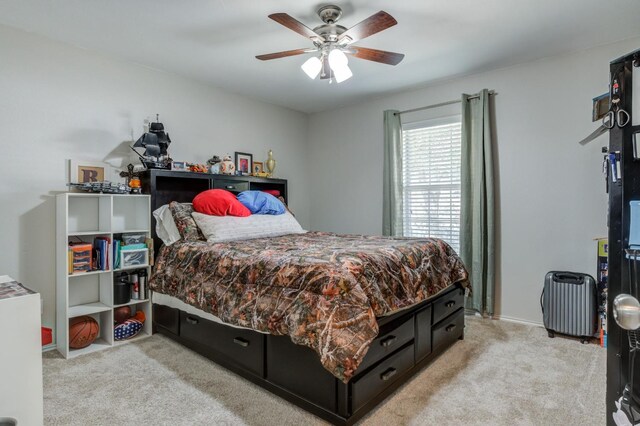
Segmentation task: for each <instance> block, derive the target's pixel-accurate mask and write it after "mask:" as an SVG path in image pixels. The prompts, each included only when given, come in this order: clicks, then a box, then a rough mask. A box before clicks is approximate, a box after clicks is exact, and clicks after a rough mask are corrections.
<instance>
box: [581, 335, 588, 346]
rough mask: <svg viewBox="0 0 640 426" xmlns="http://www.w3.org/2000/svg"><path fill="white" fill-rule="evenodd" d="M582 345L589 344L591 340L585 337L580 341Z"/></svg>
mask: <svg viewBox="0 0 640 426" xmlns="http://www.w3.org/2000/svg"><path fill="white" fill-rule="evenodd" d="M580 343H582V344H583V345H585V344H587V343H589V338H588V337H583V338H582V339H580Z"/></svg>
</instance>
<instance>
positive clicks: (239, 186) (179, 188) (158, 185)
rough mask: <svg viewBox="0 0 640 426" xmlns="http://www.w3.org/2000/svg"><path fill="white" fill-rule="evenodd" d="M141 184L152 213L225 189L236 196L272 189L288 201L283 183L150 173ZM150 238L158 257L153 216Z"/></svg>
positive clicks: (159, 171) (235, 177) (165, 171)
mask: <svg viewBox="0 0 640 426" xmlns="http://www.w3.org/2000/svg"><path fill="white" fill-rule="evenodd" d="M140 180H141V181H142V193H143V194H150V195H151V212H153V211H154V210H156V209H157V208H158V207H161V206H163V205H165V204H169V203H170V202H172V201H178V202H180V203H190V202H191V201H193V198H194V197H195V196H196V195H198V194H199V193H200V192H202V191H206V190H207V189H226V190H227V191H231V192H235V193H238V192H242V191H246V190H265V189H275V190H278V191H280V194H281V195H282V196H283V197H284V199H285V201H286V202H287V203H288V201H289V198H288V195H287V181H286V179H269V178H260V177H254V176H231V175H212V174H208V173H194V172H177V171H171V170H162V169H149V170H147V171H146V172H145V173H144V174H143V175H142V176H141V177H140ZM151 235H152V237H153V242H154V247H155V253H156V254H157V253H158V249H159V248H160V245H161V244H162V241H161V240H160V239H159V238H158V236H157V235H156V221H155V218H154V217H153V215H151Z"/></svg>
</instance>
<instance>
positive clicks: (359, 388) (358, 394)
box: [351, 344, 414, 413]
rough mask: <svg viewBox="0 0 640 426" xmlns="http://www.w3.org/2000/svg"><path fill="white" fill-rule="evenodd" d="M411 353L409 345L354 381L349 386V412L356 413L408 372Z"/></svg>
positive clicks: (411, 348)
mask: <svg viewBox="0 0 640 426" xmlns="http://www.w3.org/2000/svg"><path fill="white" fill-rule="evenodd" d="M413 352H414V348H413V344H410V345H409V346H407V347H406V348H404V349H402V350H400V351H398V352H397V353H396V354H394V355H391V356H390V357H388V358H387V359H386V360H384V361H382V362H380V363H379V364H378V365H377V366H376V367H374V368H373V369H372V370H371V371H369V372H368V373H367V374H365V375H363V376H362V377H359V378H358V379H356V380H355V381H354V382H353V383H352V384H351V410H352V411H351V412H352V413H355V412H356V411H358V409H360V407H362V406H363V405H364V404H365V403H367V402H368V401H370V400H371V398H373V397H374V396H376V395H378V394H379V393H381V392H382V391H384V390H385V389H386V388H387V387H389V386H390V385H391V384H392V383H393V382H395V381H396V380H398V379H399V378H400V377H402V375H403V374H404V373H406V372H407V371H409V370H410V369H411V368H412V367H413V357H414V354H413Z"/></svg>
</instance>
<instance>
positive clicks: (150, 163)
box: [131, 114, 171, 169]
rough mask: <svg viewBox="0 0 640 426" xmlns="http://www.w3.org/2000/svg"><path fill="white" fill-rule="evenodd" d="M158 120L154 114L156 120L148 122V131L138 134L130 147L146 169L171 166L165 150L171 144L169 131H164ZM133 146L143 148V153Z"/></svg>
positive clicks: (157, 116)
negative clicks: (138, 136)
mask: <svg viewBox="0 0 640 426" xmlns="http://www.w3.org/2000/svg"><path fill="white" fill-rule="evenodd" d="M159 120H160V117H159V115H158V114H156V122H155V123H150V124H149V131H148V132H146V133H145V134H143V135H142V136H140V138H138V140H137V141H136V143H135V144H133V147H131V149H132V150H133V152H135V153H136V154H138V157H140V161H141V162H142V164H143V165H144V167H145V168H147V169H169V168H171V158H170V157H169V153H168V152H167V149H168V148H169V145H170V144H171V138H170V137H169V133H165V132H164V125H163V124H162V123H160V121H159ZM134 148H144V154H140V153H139V152H138V151H136V150H135V149H134Z"/></svg>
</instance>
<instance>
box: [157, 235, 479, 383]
mask: <svg viewBox="0 0 640 426" xmlns="http://www.w3.org/2000/svg"><path fill="white" fill-rule="evenodd" d="M456 282H462V283H463V285H466V284H467V271H466V270H465V268H464V266H463V264H462V261H461V260H460V258H459V257H458V256H457V255H456V253H455V252H454V251H453V249H451V247H449V245H447V244H446V243H445V242H443V241H442V240H438V239H430V238H426V239H408V238H388V237H374V236H361V235H336V234H330V233H321V232H309V233H306V234H295V235H285V236H281V237H272V238H257V239H251V240H244V241H234V242H225V243H218V244H208V243H207V242H206V241H191V242H178V243H175V244H173V245H172V246H168V247H163V248H162V249H161V250H160V253H159V256H158V258H157V260H156V265H155V269H154V273H153V276H152V277H151V280H150V287H151V289H152V290H153V291H155V292H159V293H164V294H167V295H170V296H173V297H176V298H178V299H180V300H182V301H183V302H185V303H188V304H190V305H192V306H194V307H196V308H198V309H200V310H202V311H205V312H208V313H211V314H213V315H215V316H217V317H218V318H220V319H221V320H222V321H224V322H226V323H228V324H233V325H237V326H242V327H247V328H251V329H254V330H257V331H260V332H265V333H270V334H275V335H288V336H290V337H291V340H292V341H293V342H294V343H296V344H300V345H304V346H308V347H310V348H312V349H314V350H315V351H316V352H317V353H318V355H319V356H320V360H321V362H322V365H323V366H324V367H325V368H326V369H327V370H329V371H330V372H331V373H332V374H333V375H334V376H336V377H338V378H339V379H341V380H343V381H344V382H346V381H348V380H349V379H350V378H351V376H352V375H353V373H354V372H355V370H356V369H357V368H358V365H359V364H360V362H361V361H362V358H363V357H364V356H365V354H366V353H367V350H368V349H369V345H370V344H371V341H372V340H373V339H375V337H376V336H377V334H378V323H377V321H376V317H380V316H385V315H389V314H392V313H394V312H396V311H398V310H401V309H403V308H407V307H410V306H412V305H414V304H416V303H419V302H421V301H423V300H425V299H427V298H428V297H430V296H433V295H435V294H437V293H439V292H440V291H442V290H443V289H445V288H447V287H449V286H450V285H452V284H454V283H456Z"/></svg>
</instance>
